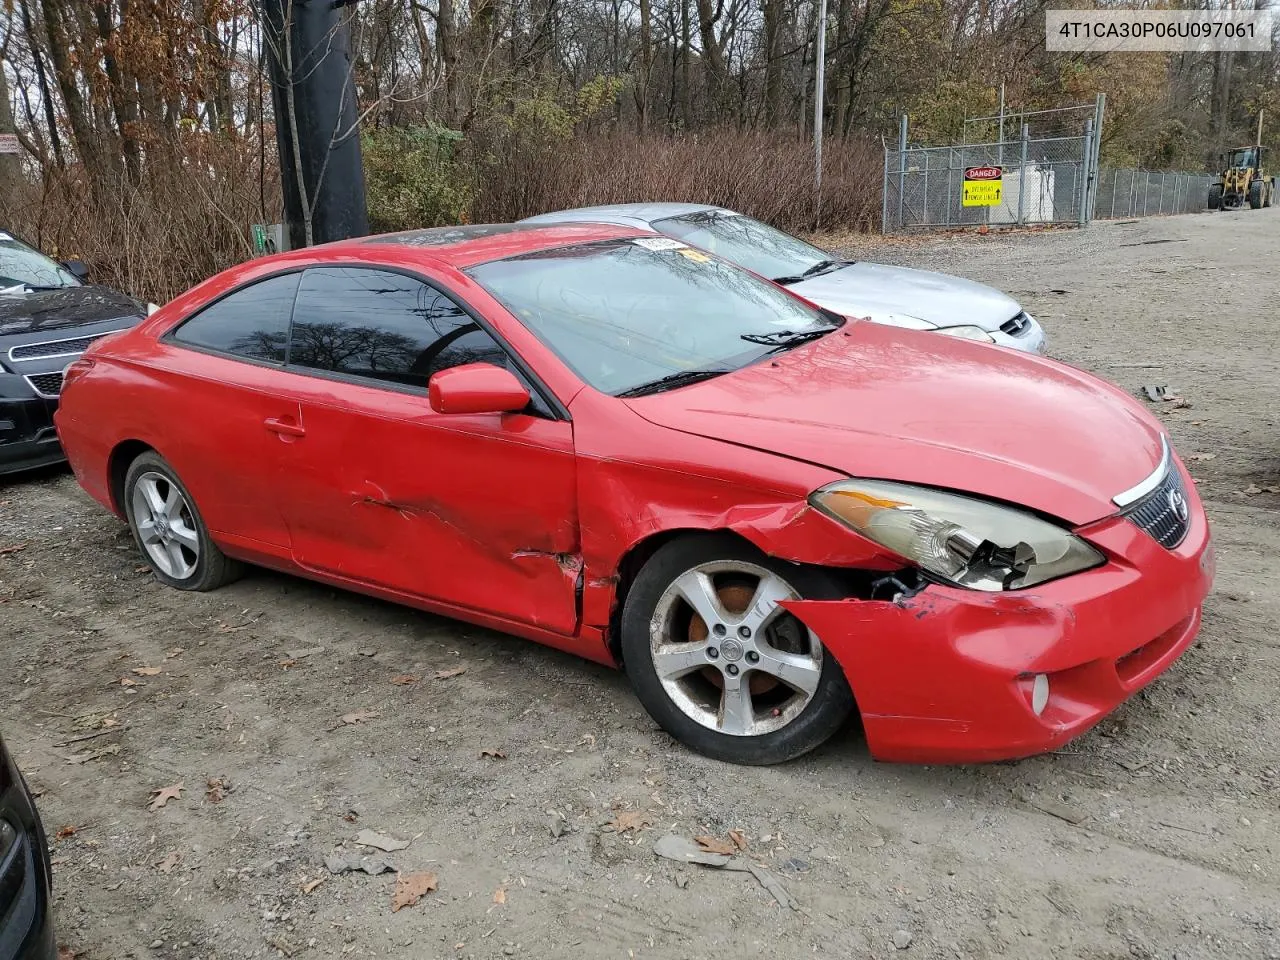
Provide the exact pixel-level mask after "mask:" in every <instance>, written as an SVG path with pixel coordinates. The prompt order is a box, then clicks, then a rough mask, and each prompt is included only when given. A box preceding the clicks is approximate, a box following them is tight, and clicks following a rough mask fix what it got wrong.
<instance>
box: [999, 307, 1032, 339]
mask: <svg viewBox="0 0 1280 960" xmlns="http://www.w3.org/2000/svg"><path fill="white" fill-rule="evenodd" d="M1030 329H1031V318H1030V317H1028V316H1027V313H1026V311H1025V310H1024V311H1022V312H1020V313H1019V314H1018V315H1017V316H1016V317H1010V318H1009V319H1008V320H1006V321H1005V322H1004V323H1002V324H1000V330H1001V331H1002V332H1003V333H1007V334H1008V335H1009V336H1011V337H1020V336H1022V335H1023V334H1024V333H1026V332H1027V331H1028V330H1030Z"/></svg>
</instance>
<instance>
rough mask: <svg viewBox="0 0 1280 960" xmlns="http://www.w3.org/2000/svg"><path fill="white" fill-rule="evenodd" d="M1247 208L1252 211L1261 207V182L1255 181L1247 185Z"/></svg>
mask: <svg viewBox="0 0 1280 960" xmlns="http://www.w3.org/2000/svg"><path fill="white" fill-rule="evenodd" d="M1249 206H1250V207H1252V208H1253V209H1254V210H1257V209H1259V208H1260V207H1261V206H1262V181H1261V180H1255V181H1253V183H1251V184H1249Z"/></svg>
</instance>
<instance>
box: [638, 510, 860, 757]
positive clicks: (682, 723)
mask: <svg viewBox="0 0 1280 960" xmlns="http://www.w3.org/2000/svg"><path fill="white" fill-rule="evenodd" d="M843 595H844V594H843V593H842V591H841V590H840V588H839V585H838V584H837V583H836V582H835V581H834V580H833V579H832V578H831V577H828V576H827V575H826V574H824V573H823V572H822V571H818V570H814V569H812V568H808V567H801V566H797V565H794V564H789V563H783V562H781V561H778V560H775V559H773V558H772V557H768V556H766V555H765V554H763V553H761V552H760V551H758V550H756V549H755V548H753V547H751V546H750V545H748V544H745V543H743V542H742V541H741V540H739V539H738V538H737V537H734V536H731V535H727V534H707V535H700V536H691V537H685V538H682V539H680V540H675V541H672V542H671V543H668V544H666V545H665V546H664V547H662V548H661V549H659V550H658V551H657V553H655V554H654V555H653V557H651V558H650V559H649V561H648V562H647V563H646V564H645V565H644V567H643V568H642V569H641V571H640V573H639V575H638V576H637V577H636V579H635V582H634V583H633V584H632V586H631V589H630V591H629V592H628V594H627V599H626V602H625V604H624V606H623V612H622V631H621V632H622V636H621V647H622V657H623V663H624V666H625V669H626V672H627V676H628V677H629V678H630V680H631V685H632V687H633V688H634V689H635V691H636V696H637V697H638V698H639V699H640V702H641V703H642V704H643V705H644V707H645V709H646V710H648V711H649V715H650V716H651V717H653V719H654V720H655V721H657V723H658V724H659V726H661V727H662V729H663V730H665V731H666V732H667V733H669V734H671V736H673V737H675V738H676V739H677V740H679V741H680V742H681V743H683V744H684V745H685V746H687V747H690V748H691V749H693V750H696V751H697V752H699V753H702V754H705V755H706V756H709V757H712V758H714V759H716V760H724V761H727V762H729V763H740V764H750V765H766V764H774V763H782V762H784V761H786V760H791V759H794V758H795V757H798V756H801V755H802V754H805V753H808V752H809V751H810V750H812V749H814V748H815V747H817V746H819V745H821V744H822V743H823V742H825V741H826V740H828V739H829V738H830V737H831V736H832V735H833V734H835V733H836V731H838V730H839V729H840V728H841V727H842V726H843V725H844V723H845V721H846V720H847V719H848V718H849V715H850V714H851V713H853V711H854V700H853V692H852V691H851V690H850V688H849V683H848V681H847V680H846V679H845V676H844V671H843V670H842V669H841V667H840V665H839V664H838V663H837V662H836V660H835V658H834V657H833V656H831V654H830V653H829V652H828V651H825V650H824V649H823V647H822V644H821V641H820V640H819V639H818V637H816V636H815V635H814V634H813V633H811V632H810V631H809V629H808V628H807V627H805V625H804V624H803V623H801V622H800V620H798V619H797V618H796V617H794V616H792V615H791V614H789V613H787V612H786V611H785V610H784V609H782V608H781V607H780V606H778V603H777V600H779V599H782V600H786V599H800V598H804V599H835V598H837V597H841V596H843ZM690 598H692V599H690ZM704 614H705V616H704ZM708 621H710V622H708ZM712 651H715V652H714V653H712Z"/></svg>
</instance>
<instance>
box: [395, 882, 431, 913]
mask: <svg viewBox="0 0 1280 960" xmlns="http://www.w3.org/2000/svg"><path fill="white" fill-rule="evenodd" d="M438 883H439V881H438V880H437V879H436V875H435V874H434V873H401V874H398V875H397V876H396V888H395V892H394V893H393V894H392V897H391V912H392V913H395V912H397V911H398V910H399V909H400V908H401V907H413V906H417V904H418V901H419V900H421V899H422V898H423V897H425V896H426V895H427V894H428V893H431V892H432V891H433V890H435V889H436V887H437V885H438Z"/></svg>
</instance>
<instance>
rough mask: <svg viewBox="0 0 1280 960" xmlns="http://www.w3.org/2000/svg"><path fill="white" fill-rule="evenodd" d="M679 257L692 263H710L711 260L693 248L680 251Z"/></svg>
mask: <svg viewBox="0 0 1280 960" xmlns="http://www.w3.org/2000/svg"><path fill="white" fill-rule="evenodd" d="M680 255H681V256H682V257H684V258H685V259H687V260H692V261H693V262H694V263H710V262H711V258H710V257H709V256H707V255H706V254H705V253H703V252H702V251H701V250H694V249H693V247H685V248H684V249H683V250H681V251H680Z"/></svg>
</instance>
